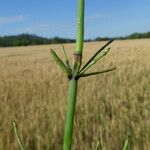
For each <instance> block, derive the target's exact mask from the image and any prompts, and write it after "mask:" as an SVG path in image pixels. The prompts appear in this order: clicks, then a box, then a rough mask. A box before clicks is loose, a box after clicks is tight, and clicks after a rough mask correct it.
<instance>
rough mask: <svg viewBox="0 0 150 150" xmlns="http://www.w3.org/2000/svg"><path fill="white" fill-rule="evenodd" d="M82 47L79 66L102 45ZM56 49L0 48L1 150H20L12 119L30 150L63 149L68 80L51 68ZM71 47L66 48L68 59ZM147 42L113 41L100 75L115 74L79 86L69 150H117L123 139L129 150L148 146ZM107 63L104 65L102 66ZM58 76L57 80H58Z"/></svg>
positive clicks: (149, 66) (149, 84) (149, 51)
mask: <svg viewBox="0 0 150 150" xmlns="http://www.w3.org/2000/svg"><path fill="white" fill-rule="evenodd" d="M103 44H104V43H103V42H91V43H85V47H84V51H83V63H85V62H86V61H87V60H88V59H89V58H90V56H92V54H94V53H95V51H96V50H97V49H98V48H99V47H100V46H101V45H103ZM50 47H51V48H53V49H56V52H57V53H58V54H59V55H60V56H63V54H62V51H61V50H60V49H61V46H60V45H46V46H28V47H16V48H0V70H1V71H0V149H2V150H8V149H18V144H17V142H16V139H15V137H14V132H13V127H12V122H13V120H16V122H17V123H18V127H19V130H20V133H21V136H22V138H23V141H24V144H25V145H26V146H27V148H28V149H30V150H34V149H35V150H45V149H50V150H51V149H54V150H55V149H56V150H59V149H62V145H63V130H64V123H65V112H66V103H67V102H66V96H67V92H66V91H67V88H68V86H67V83H68V79H67V78H65V76H64V74H63V72H61V71H60V70H59V68H58V67H57V68H56V66H55V64H54V62H53V61H52V59H51V58H50V56H49V51H48V49H49V48H50ZM74 47H75V45H74V44H65V48H66V49H67V54H69V59H71V60H72V58H71V57H72V52H73V50H74ZM149 60H150V40H148V39H145V40H130V41H128V40H125V41H115V42H114V43H113V44H112V45H111V51H110V52H109V54H107V57H105V58H104V59H102V62H100V63H98V64H96V65H95V66H94V67H92V68H91V70H92V71H99V70H103V69H106V68H108V67H111V66H115V65H116V66H117V69H116V71H114V72H111V73H106V74H103V75H98V76H95V77H94V76H93V77H92V76H91V77H89V78H87V79H86V78H83V79H81V80H80V82H79V91H81V90H80V89H82V92H78V98H77V108H76V117H75V128H74V129H75V130H74V144H73V150H93V149H95V147H96V145H97V143H98V141H100V142H99V143H100V144H99V145H100V147H102V148H103V150H113V149H114V150H116V149H118V150H120V149H122V147H123V144H124V141H125V139H126V137H127V134H130V141H131V142H130V145H129V146H130V148H131V149H133V150H138V149H140V150H147V149H148V148H149V147H150V142H149V141H150V129H149V123H150V120H149V113H150V112H149V99H150V93H149V91H150V76H149V74H150V61H149ZM104 64H105V66H104ZM56 74H57V76H56Z"/></svg>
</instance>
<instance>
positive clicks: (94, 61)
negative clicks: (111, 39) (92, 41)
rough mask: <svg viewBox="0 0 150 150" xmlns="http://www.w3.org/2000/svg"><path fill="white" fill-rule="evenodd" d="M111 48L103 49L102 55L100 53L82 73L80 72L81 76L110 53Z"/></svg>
mask: <svg viewBox="0 0 150 150" xmlns="http://www.w3.org/2000/svg"><path fill="white" fill-rule="evenodd" d="M109 50H110V48H107V49H103V50H102V51H101V52H100V53H98V54H97V55H96V56H95V57H94V58H93V60H92V61H91V62H90V63H89V64H88V65H87V66H86V67H85V68H84V69H82V71H80V73H81V74H83V73H84V72H85V71H87V70H88V69H89V68H90V67H91V66H93V65H94V64H95V63H96V62H97V61H99V60H100V59H101V58H103V57H104V56H105V55H106V54H107V53H108V52H109Z"/></svg>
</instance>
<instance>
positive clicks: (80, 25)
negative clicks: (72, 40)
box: [75, 0, 85, 54]
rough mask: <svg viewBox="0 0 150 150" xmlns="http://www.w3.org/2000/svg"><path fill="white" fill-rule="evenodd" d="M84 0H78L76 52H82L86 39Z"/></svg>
mask: <svg viewBox="0 0 150 150" xmlns="http://www.w3.org/2000/svg"><path fill="white" fill-rule="evenodd" d="M84 5H85V4H84V0H78V19H77V39H76V50H75V52H76V53H79V54H82V51H83V40H84Z"/></svg>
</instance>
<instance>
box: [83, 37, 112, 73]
mask: <svg viewBox="0 0 150 150" xmlns="http://www.w3.org/2000/svg"><path fill="white" fill-rule="evenodd" d="M113 41H114V39H112V40H110V41H108V42H107V43H106V44H105V45H104V46H103V47H101V48H100V49H99V50H98V51H97V52H96V53H95V54H94V55H93V56H92V57H91V58H90V59H89V60H88V61H87V63H86V64H85V65H84V66H83V68H82V69H81V70H80V72H81V71H83V70H84V69H85V68H86V67H87V66H88V65H89V64H90V63H91V62H92V61H93V59H94V58H95V57H96V56H97V55H98V54H99V53H100V52H101V51H102V50H103V49H105V48H106V47H107V46H108V45H109V44H110V43H112V42H113Z"/></svg>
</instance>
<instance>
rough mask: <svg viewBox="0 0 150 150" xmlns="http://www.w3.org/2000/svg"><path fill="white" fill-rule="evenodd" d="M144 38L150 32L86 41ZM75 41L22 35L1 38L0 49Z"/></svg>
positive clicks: (149, 36) (72, 40)
mask: <svg viewBox="0 0 150 150" xmlns="http://www.w3.org/2000/svg"><path fill="white" fill-rule="evenodd" d="M142 38H150V32H146V33H133V34H131V35H128V36H124V37H115V38H110V37H97V38H95V39H87V40H85V41H106V40H110V39H118V40H120V39H122V40H124V39H142ZM73 42H75V39H69V38H60V37H54V38H44V37H40V36H37V35H32V34H20V35H14V36H3V37H1V36H0V47H8V46H27V45H43V44H57V43H73Z"/></svg>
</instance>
